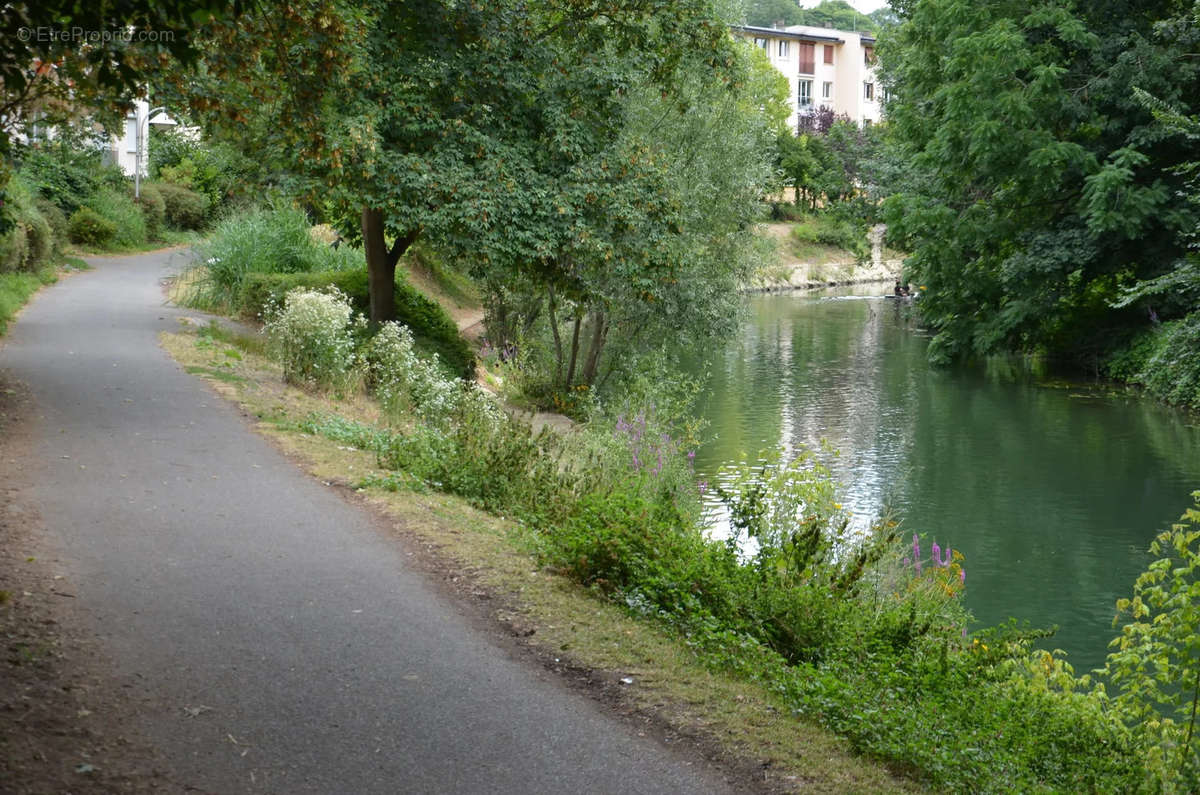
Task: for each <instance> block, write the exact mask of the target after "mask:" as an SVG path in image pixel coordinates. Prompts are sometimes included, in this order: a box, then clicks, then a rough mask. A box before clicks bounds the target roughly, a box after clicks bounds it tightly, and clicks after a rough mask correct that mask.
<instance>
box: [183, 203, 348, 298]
mask: <svg viewBox="0 0 1200 795" xmlns="http://www.w3.org/2000/svg"><path fill="white" fill-rule="evenodd" d="M197 250H198V253H199V254H200V263H201V265H202V271H201V272H200V274H199V275H198V278H196V279H195V280H194V281H193V288H192V289H191V290H190V291H189V293H188V295H186V296H185V297H184V300H185V302H187V303H188V304H189V305H191V306H196V307H199V308H201V309H215V310H230V309H234V308H235V307H236V304H237V299H238V294H239V292H240V291H241V287H242V282H243V281H245V279H246V276H247V275H248V274H251V273H308V272H312V271H330V270H346V269H351V268H360V267H362V266H363V256H362V251H360V250H358V249H353V248H350V247H349V246H342V247H340V248H337V249H334V248H331V247H330V246H328V245H326V244H324V243H321V242H319V241H317V240H315V239H314V238H313V236H312V234H311V224H310V223H309V221H308V218H307V217H306V216H305V215H304V213H303V212H302V211H301V210H298V209H296V208H293V207H274V208H257V209H253V210H251V211H249V212H247V213H245V214H239V215H237V216H231V217H229V218H226V219H225V220H224V221H222V222H221V223H220V224H218V226H217V228H216V230H215V231H214V232H213V235H212V237H211V238H210V239H209V242H208V243H207V244H205V245H203V246H200V247H199V248H198V249H197Z"/></svg>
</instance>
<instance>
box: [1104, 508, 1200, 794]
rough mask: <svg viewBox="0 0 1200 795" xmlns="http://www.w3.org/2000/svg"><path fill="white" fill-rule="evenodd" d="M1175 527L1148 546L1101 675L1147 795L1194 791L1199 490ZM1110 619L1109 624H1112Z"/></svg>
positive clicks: (1198, 771)
mask: <svg viewBox="0 0 1200 795" xmlns="http://www.w3.org/2000/svg"><path fill="white" fill-rule="evenodd" d="M1192 497H1193V499H1194V500H1195V505H1194V506H1193V507H1192V508H1189V509H1188V510H1187V511H1186V512H1185V513H1184V515H1183V517H1182V520H1181V522H1180V523H1178V524H1176V525H1173V526H1172V528H1171V529H1170V530H1169V531H1167V532H1164V533H1160V534H1159V535H1158V537H1157V538H1156V539H1155V540H1154V543H1153V544H1151V546H1150V552H1151V554H1153V555H1156V556H1160V557H1158V559H1157V560H1155V561H1154V562H1152V563H1151V564H1150V565H1149V566H1148V567H1147V568H1146V571H1145V572H1144V573H1143V574H1142V575H1141V576H1140V577H1138V579H1137V582H1136V583H1134V588H1133V598H1132V599H1121V600H1120V601H1118V602H1117V608H1118V609H1119V610H1120V611H1121V612H1122V613H1124V614H1127V615H1128V616H1129V618H1130V622H1129V623H1128V624H1126V625H1125V626H1123V627H1122V628H1121V634H1120V636H1118V637H1117V638H1116V639H1115V640H1114V641H1113V642H1112V644H1111V645H1112V647H1113V648H1114V649H1115V651H1113V652H1112V653H1111V654H1110V655H1109V657H1108V664H1107V666H1106V673H1107V675H1108V676H1109V678H1110V679H1111V680H1112V682H1113V684H1114V685H1116V686H1117V687H1118V688H1119V694H1118V696H1117V698H1116V704H1117V706H1118V707H1119V708H1120V709H1121V710H1122V712H1123V715H1124V717H1125V720H1126V722H1127V723H1128V724H1129V726H1130V728H1131V729H1135V730H1140V731H1139V732H1138V734H1137V736H1138V739H1139V740H1140V748H1139V751H1140V752H1141V753H1142V754H1143V755H1144V759H1145V761H1146V771H1147V780H1146V781H1145V784H1144V785H1145V788H1146V791H1151V792H1153V791H1159V792H1197V791H1200V731H1198V729H1200V726H1198V725H1197V717H1198V709H1197V708H1198V707H1200V633H1198V632H1197V628H1198V627H1200V491H1197V492H1194V493H1193V494H1192ZM1115 623H1116V621H1114V624H1115Z"/></svg>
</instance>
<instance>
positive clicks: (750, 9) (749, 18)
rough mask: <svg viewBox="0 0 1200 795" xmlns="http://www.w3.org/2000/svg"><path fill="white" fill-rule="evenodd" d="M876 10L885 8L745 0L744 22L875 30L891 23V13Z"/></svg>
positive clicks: (829, 0) (830, 0) (841, 0)
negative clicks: (869, 9)
mask: <svg viewBox="0 0 1200 795" xmlns="http://www.w3.org/2000/svg"><path fill="white" fill-rule="evenodd" d="M880 11H885V12H886V11H887V9H886V8H883V9H879V11H874V12H872V13H870V14H863V13H861V12H860V11H857V10H856V9H855V8H854V7H853V6H851V5H850V4H849V3H847V2H846V1H845V0H821V2H820V3H818V4H817V5H816V6H814V7H813V8H804V7H803V6H802V5H800V4H799V3H796V2H794V0H749V2H747V4H746V24H747V25H755V26H758V27H771V26H772V25H774V24H775V23H776V22H782V23H783V24H784V25H811V26H813V27H818V28H824V27H832V28H834V29H836V30H851V31H862V32H865V33H877V32H878V31H879V30H880V28H881V27H884V26H886V25H888V24H893V22H892V17H891V16H889V15H887V14H880Z"/></svg>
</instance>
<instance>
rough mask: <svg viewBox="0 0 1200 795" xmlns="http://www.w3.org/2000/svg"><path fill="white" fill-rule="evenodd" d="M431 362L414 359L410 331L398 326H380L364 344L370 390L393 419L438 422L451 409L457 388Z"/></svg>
mask: <svg viewBox="0 0 1200 795" xmlns="http://www.w3.org/2000/svg"><path fill="white" fill-rule="evenodd" d="M436 356H437V354H434V357H435V358H434V361H433V362H427V361H425V360H423V359H421V358H420V357H419V356H417V353H416V350H415V348H414V346H413V335H412V331H411V330H410V329H409V328H408V327H406V326H402V325H400V324H399V323H390V322H389V323H384V324H383V325H382V326H381V327H380V329H379V331H378V332H376V334H375V336H374V337H373V338H372V339H371V341H370V343H368V344H367V346H366V349H365V357H366V361H367V364H368V367H369V377H370V383H371V389H372V391H373V392H374V393H375V397H376V399H378V400H379V403H380V405H381V406H382V407H383V409H384V411H385V412H387V413H388V414H389V415H391V416H392V417H393V418H397V417H401V416H404V415H405V414H408V413H416V414H417V415H418V416H420V417H423V418H424V419H426V420H429V421H440V420H441V418H442V417H445V416H446V415H447V414H449V413H450V411H451V409H453V408H454V407H455V403H456V402H457V400H458V398H459V395H460V390H459V385H458V384H456V383H454V382H453V381H450V380H448V379H446V378H444V377H443V376H442V374H441V372H440V370H439V368H438V366H437V359H436Z"/></svg>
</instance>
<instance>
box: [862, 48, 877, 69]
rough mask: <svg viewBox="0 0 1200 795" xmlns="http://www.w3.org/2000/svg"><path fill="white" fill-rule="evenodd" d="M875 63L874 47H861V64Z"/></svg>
mask: <svg viewBox="0 0 1200 795" xmlns="http://www.w3.org/2000/svg"><path fill="white" fill-rule="evenodd" d="M874 64H875V48H874V47H863V65H864V66H874Z"/></svg>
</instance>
